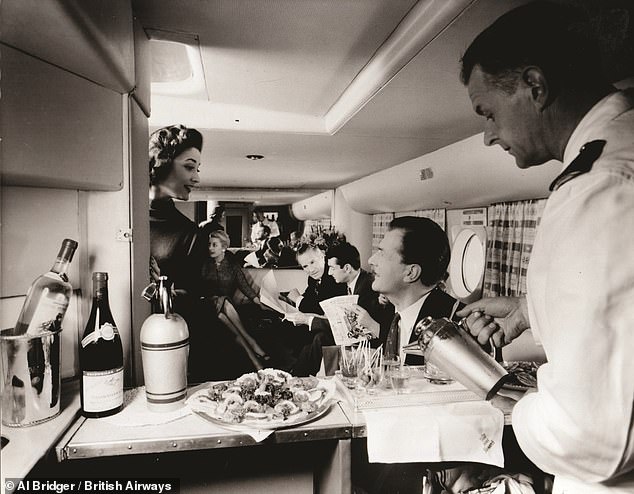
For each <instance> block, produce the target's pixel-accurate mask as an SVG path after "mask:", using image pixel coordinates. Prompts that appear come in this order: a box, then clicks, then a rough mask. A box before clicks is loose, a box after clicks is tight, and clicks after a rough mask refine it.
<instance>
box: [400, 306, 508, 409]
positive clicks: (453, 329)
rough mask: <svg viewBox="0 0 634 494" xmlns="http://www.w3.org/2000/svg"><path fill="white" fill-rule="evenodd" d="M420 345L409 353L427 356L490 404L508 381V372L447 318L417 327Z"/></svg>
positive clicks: (412, 346)
mask: <svg viewBox="0 0 634 494" xmlns="http://www.w3.org/2000/svg"><path fill="white" fill-rule="evenodd" d="M414 334H415V335H416V337H417V341H415V342H414V343H411V344H409V345H407V346H405V347H403V351H404V352H405V353H415V354H419V355H420V353H421V351H422V353H423V355H424V356H425V361H426V362H431V363H432V364H434V365H435V366H436V367H438V368H439V369H440V370H442V371H444V372H446V373H447V374H448V375H449V376H451V377H452V378H453V379H455V380H456V381H458V382H459V383H461V384H462V385H464V386H465V387H466V388H467V389H469V390H471V391H473V392H474V393H475V394H477V395H478V396H479V397H481V398H482V399H485V400H490V399H491V398H492V397H493V396H494V395H495V393H497V391H498V390H499V389H500V388H501V387H502V386H503V385H504V383H505V382H506V380H507V379H508V376H509V374H508V372H506V370H505V369H504V367H502V366H501V365H500V364H499V363H498V362H496V361H495V359H494V358H492V357H491V356H490V355H489V354H488V353H486V352H485V351H484V350H483V349H482V348H481V347H480V345H478V343H477V342H476V341H475V340H474V339H473V338H472V337H471V335H470V334H468V333H467V332H466V331H464V330H463V329H461V328H460V327H459V326H458V325H457V324H456V323H454V322H452V321H450V320H449V319H447V318H441V319H432V318H431V317H426V318H425V319H422V320H421V321H419V322H418V324H417V325H416V326H415V327H414Z"/></svg>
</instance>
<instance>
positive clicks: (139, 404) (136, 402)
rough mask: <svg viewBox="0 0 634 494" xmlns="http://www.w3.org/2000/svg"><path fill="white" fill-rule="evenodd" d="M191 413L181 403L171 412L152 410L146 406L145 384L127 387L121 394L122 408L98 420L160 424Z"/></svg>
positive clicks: (126, 424)
mask: <svg viewBox="0 0 634 494" xmlns="http://www.w3.org/2000/svg"><path fill="white" fill-rule="evenodd" d="M189 414H191V410H190V409H189V407H187V406H185V404H184V403H183V405H182V406H181V407H180V408H179V409H178V410H173V411H171V412H153V411H151V410H149V409H148V407H147V399H146V397H145V386H140V387H138V388H133V389H128V390H126V391H125V393H124V394H123V410H122V411H120V412H119V413H117V414H115V415H111V416H110V417H104V418H102V419H100V420H103V421H105V422H108V423H110V424H113V425H117V426H126V427H139V426H144V425H160V424H167V423H168V422H173V421H174V420H178V419H180V418H183V417H185V416H187V415H189Z"/></svg>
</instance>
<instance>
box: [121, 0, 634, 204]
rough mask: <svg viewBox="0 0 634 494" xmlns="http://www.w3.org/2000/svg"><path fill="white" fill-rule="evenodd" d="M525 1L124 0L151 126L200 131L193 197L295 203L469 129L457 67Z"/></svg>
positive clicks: (472, 118)
mask: <svg viewBox="0 0 634 494" xmlns="http://www.w3.org/2000/svg"><path fill="white" fill-rule="evenodd" d="M523 3H526V0H462V1H461V0H420V2H417V1H415V0H389V1H387V0H133V8H134V13H135V16H136V17H137V18H138V19H139V20H140V22H141V25H142V26H143V27H144V29H145V30H146V32H147V33H148V35H149V37H150V38H151V39H152V40H155V41H154V42H153V43H152V45H153V47H152V50H153V60H154V65H155V71H154V72H155V75H154V77H155V80H161V81H163V82H157V83H154V84H153V85H152V103H151V104H152V115H151V117H150V127H151V130H154V129H156V128H158V127H161V126H164V125H168V124H172V123H182V124H184V125H187V126H191V127H195V128H198V129H199V130H200V131H201V132H202V133H203V135H204V139H205V143H204V149H203V157H202V161H203V166H202V168H201V188H200V190H199V191H198V192H197V193H196V194H195V195H194V196H192V198H194V199H214V200H240V201H254V202H256V203H260V204H276V203H279V204H288V203H290V202H294V201H296V200H301V199H303V198H306V197H309V196H312V195H315V194H317V193H318V192H320V191H322V190H325V189H332V188H335V187H338V186H341V185H344V184H346V183H349V182H351V181H353V180H356V179H359V178H361V177H364V176H366V175H370V174H373V173H375V172H377V171H380V170H384V169H386V168H389V167H392V166H394V165H398V164H401V163H403V162H406V161H408V160H411V159H413V158H416V157H419V156H423V155H425V154H428V153H431V152H433V151H435V150H437V149H439V148H442V147H444V146H447V145H449V144H452V143H455V142H457V141H460V140H462V139H465V138H467V137H469V136H472V135H474V134H477V133H478V132H480V131H481V122H480V120H479V118H478V117H477V116H476V115H475V114H474V113H473V112H472V110H471V105H470V102H469V99H468V96H467V92H466V90H465V89H464V87H463V86H462V85H461V83H460V81H459V79H458V72H459V59H460V56H461V54H462V52H463V51H464V50H465V48H466V47H467V46H468V44H469V43H470V42H471V40H472V39H473V37H474V36H475V35H476V34H477V33H479V32H480V31H481V30H482V29H484V28H485V27H486V26H487V25H489V24H490V23H491V22H492V21H493V20H494V19H495V18H497V17H498V16H500V15H501V14H502V13H504V12H505V11H507V10H509V9H511V8H513V7H515V6H517V5H520V4H523ZM575 3H583V4H597V2H592V1H590V0H585V1H584V2H575ZM614 3H615V2H614V1H612V2H611V4H614ZM617 3H618V2H617ZM628 3H631V2H628ZM423 29H428V32H427V34H425V36H421V35H420V34H419V33H420V32H421V30H423ZM628 29H630V31H631V26H630V27H629V28H628ZM165 41H167V42H174V41H176V42H180V43H184V44H185V45H186V46H187V48H186V50H183V47H178V46H177V47H174V45H171V46H170V43H164V42H165ZM160 45H164V48H167V49H164V50H159V48H160ZM185 53H187V54H188V55H187V56H188V57H189V59H190V61H191V67H190V69H191V70H190V71H189V73H190V74H193V75H192V76H191V77H189V78H187V74H188V70H187V64H185V65H186V66H185V68H183V58H184V56H185ZM165 81H167V82H165ZM169 81H173V82H169ZM249 154H259V155H263V156H264V158H263V159H262V160H259V161H250V160H247V159H246V158H245V156H246V155H249Z"/></svg>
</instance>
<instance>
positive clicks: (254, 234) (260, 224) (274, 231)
mask: <svg viewBox="0 0 634 494" xmlns="http://www.w3.org/2000/svg"><path fill="white" fill-rule="evenodd" d="M264 227H267V228H268V235H267V236H266V237H265V238H264V240H266V239H267V238H269V237H279V236H280V228H279V226H278V224H277V221H271V220H269V219H268V218H266V217H265V216H264V213H263V212H262V211H261V210H259V209H256V210H254V211H253V224H252V226H251V243H253V244H256V245H258V241H260V242H261V241H262V228H264ZM259 246H260V247H261V244H260V245H259Z"/></svg>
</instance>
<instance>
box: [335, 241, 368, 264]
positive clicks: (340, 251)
mask: <svg viewBox="0 0 634 494" xmlns="http://www.w3.org/2000/svg"><path fill="white" fill-rule="evenodd" d="M327 257H328V258H329V259H337V264H338V265H339V266H341V267H344V266H345V265H346V264H350V266H352V269H354V270H358V269H360V268H361V256H360V255H359V251H358V250H357V248H356V247H355V246H354V245H352V244H350V243H348V242H342V243H340V244H335V245H334V246H332V247H331V248H330V249H328V253H327Z"/></svg>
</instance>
